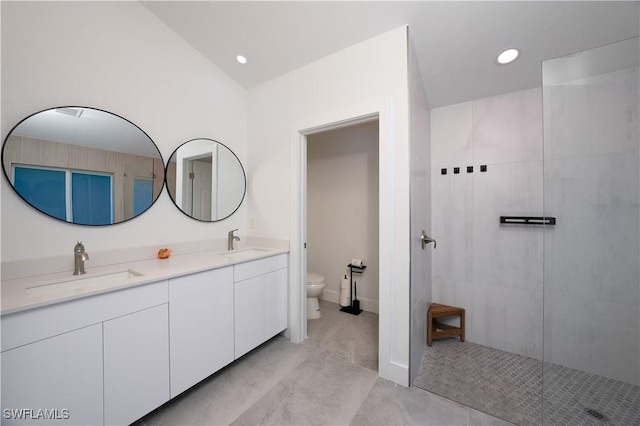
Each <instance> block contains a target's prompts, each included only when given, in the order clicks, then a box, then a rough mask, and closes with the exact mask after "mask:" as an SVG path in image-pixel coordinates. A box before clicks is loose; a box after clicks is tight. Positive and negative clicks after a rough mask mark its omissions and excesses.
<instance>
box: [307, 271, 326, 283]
mask: <svg viewBox="0 0 640 426" xmlns="http://www.w3.org/2000/svg"><path fill="white" fill-rule="evenodd" d="M322 283H324V277H323V276H322V275H320V274H316V273H315V272H307V284H308V285H318V284H322Z"/></svg>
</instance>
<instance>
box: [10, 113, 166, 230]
mask: <svg viewBox="0 0 640 426" xmlns="http://www.w3.org/2000/svg"><path fill="white" fill-rule="evenodd" d="M2 165H3V170H4V174H5V176H6V177H7V179H8V180H9V182H10V183H11V186H12V187H13V189H14V190H15V191H16V193H17V194H18V195H19V196H20V197H21V198H22V199H23V200H25V201H26V202H27V203H29V204H30V205H31V206H33V207H34V208H36V209H37V210H39V211H41V212H42V213H45V214H47V215H49V216H51V217H53V218H56V219H59V220H61V221H65V222H69V223H74V224H78V225H111V224H115V223H120V222H124V221H127V220H129V219H132V218H134V217H136V216H138V215H140V214H142V213H144V212H145V211H147V210H148V209H149V208H150V207H151V205H153V203H154V202H155V201H156V200H157V199H158V196H159V195H160V193H161V192H162V187H163V185H164V162H163V160H162V155H161V154H160V151H159V150H158V147H157V146H156V144H155V143H154V142H153V141H152V140H151V138H150V137H149V136H148V135H147V134H146V133H145V132H144V131H142V129H140V128H139V127H138V126H136V125H135V124H133V123H132V122H130V121H129V120H127V119H125V118H123V117H120V116H118V115H116V114H113V113H111V112H108V111H103V110H100V109H96V108H89V107H79V106H69V107H57V108H51V109H48V110H44V111H40V112H37V113H35V114H32V115H30V116H28V117H27V118H25V119H23V120H22V121H20V122H19V123H18V124H17V125H15V126H14V127H13V129H11V132H9V134H8V135H7V137H6V138H5V141H4V145H3V147H2Z"/></svg>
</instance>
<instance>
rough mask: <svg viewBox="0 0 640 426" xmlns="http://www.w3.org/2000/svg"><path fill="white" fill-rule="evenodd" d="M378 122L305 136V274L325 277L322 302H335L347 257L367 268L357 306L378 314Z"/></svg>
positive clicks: (358, 279)
mask: <svg viewBox="0 0 640 426" xmlns="http://www.w3.org/2000/svg"><path fill="white" fill-rule="evenodd" d="M378 168H379V161H378V122H377V121H371V122H367V123H363V124H358V125H354V126H349V127H343V128H341V129H337V130H331V131H327V132H322V133H316V134H314V135H311V136H309V137H308V138H307V270H308V271H311V272H315V273H318V274H321V275H323V276H324V277H325V289H324V291H323V293H322V299H325V300H329V301H331V302H334V303H338V302H339V296H340V279H341V278H342V277H344V275H345V274H346V275H347V276H349V268H347V265H348V264H349V262H350V261H351V259H352V258H358V259H362V260H363V261H364V264H365V265H366V266H367V268H366V269H365V271H364V273H363V274H362V275H360V274H355V273H354V275H353V279H354V281H356V282H357V288H358V299H359V300H360V307H361V308H362V309H363V310H365V311H370V312H376V313H377V312H378V277H379V274H378V271H379V265H378V252H379V250H378V198H379V197H378V192H379V187H378V186H379V185H378Z"/></svg>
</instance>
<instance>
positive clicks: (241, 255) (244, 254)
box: [225, 248, 269, 261]
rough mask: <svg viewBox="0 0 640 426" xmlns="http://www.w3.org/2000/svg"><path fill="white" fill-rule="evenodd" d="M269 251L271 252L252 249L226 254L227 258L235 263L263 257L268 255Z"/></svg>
mask: <svg viewBox="0 0 640 426" xmlns="http://www.w3.org/2000/svg"><path fill="white" fill-rule="evenodd" d="M268 251H269V250H262V249H256V248H250V249H246V250H238V251H234V252H232V253H227V254H225V256H227V257H228V258H229V259H231V260H232V261H235V260H243V259H249V258H251V257H255V256H262V255H263V254H266V253H267V252H268Z"/></svg>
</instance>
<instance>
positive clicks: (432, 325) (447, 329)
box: [427, 303, 464, 346]
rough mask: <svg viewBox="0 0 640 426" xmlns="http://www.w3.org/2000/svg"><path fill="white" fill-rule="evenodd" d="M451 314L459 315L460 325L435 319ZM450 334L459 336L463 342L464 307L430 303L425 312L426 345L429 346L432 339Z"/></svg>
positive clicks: (450, 315) (449, 335)
mask: <svg viewBox="0 0 640 426" xmlns="http://www.w3.org/2000/svg"><path fill="white" fill-rule="evenodd" d="M452 316H458V317H460V327H454V326H452V325H447V324H442V323H440V322H438V320H437V319H438V318H441V317H452ZM438 330H441V331H438ZM451 336H460V341H461V342H464V309H462V308H456V307H454V306H447V305H440V304H438V303H432V304H431V307H430V308H429V312H428V313H427V345H429V346H431V344H432V343H433V340H434V339H442V338H443V337H451Z"/></svg>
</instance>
